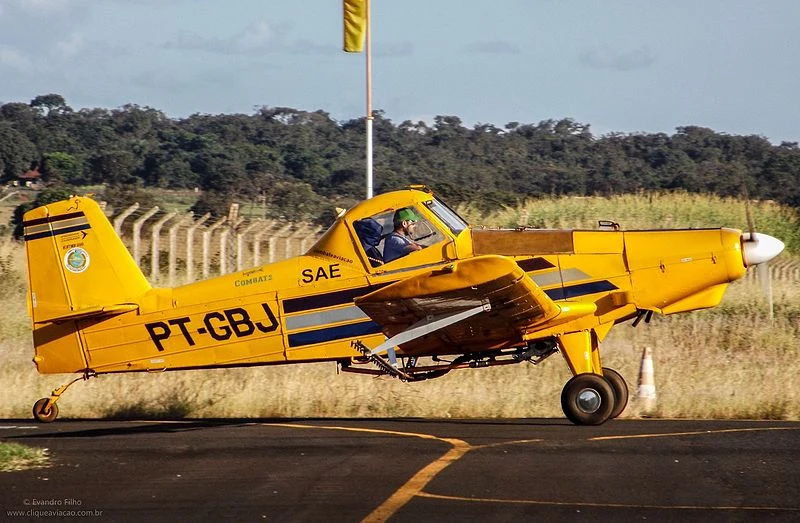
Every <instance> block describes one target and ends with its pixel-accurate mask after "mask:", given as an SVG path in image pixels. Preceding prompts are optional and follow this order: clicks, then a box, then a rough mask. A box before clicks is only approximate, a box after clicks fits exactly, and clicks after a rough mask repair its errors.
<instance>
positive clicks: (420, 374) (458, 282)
mask: <svg viewBox="0 0 800 523" xmlns="http://www.w3.org/2000/svg"><path fill="white" fill-rule="evenodd" d="M606 225H607V226H606V227H604V228H603V229H608V230H536V229H529V228H519V229H507V230H485V229H479V228H471V227H470V226H469V225H468V224H467V223H466V222H465V221H464V220H463V219H461V218H460V217H459V216H458V214H456V212H454V211H453V210H452V209H451V208H449V207H448V206H447V205H445V204H444V203H442V201H440V200H439V199H437V198H436V197H435V196H434V195H433V194H432V193H431V192H430V191H429V190H428V189H427V188H425V187H422V186H411V187H409V188H408V189H405V190H400V191H395V192H390V193H386V194H382V195H379V196H376V197H374V198H372V199H369V200H366V201H364V202H361V203H359V204H358V205H356V206H355V207H353V208H351V209H350V210H348V211H346V212H342V213H341V214H340V216H339V217H338V218H337V219H336V221H335V222H334V223H333V225H332V226H331V227H330V228H329V229H328V230H327V232H326V233H325V234H324V235H323V236H322V237H321V238H320V239H319V240H318V241H317V242H316V244H315V245H314V246H313V247H311V249H310V250H309V251H308V252H307V253H305V254H304V255H302V256H298V257H295V258H291V259H288V260H285V261H280V262H277V263H272V264H268V265H263V266H260V267H254V268H251V269H247V270H244V271H240V272H236V273H232V274H227V275H224V276H219V277H216V278H213V279H209V280H204V281H199V282H196V283H191V284H188V285H184V286H181V287H176V288H171V289H170V288H153V287H151V286H150V284H149V283H148V281H147V280H146V279H145V277H144V276H143V274H142V272H141V271H140V270H139V268H138V267H137V266H136V264H135V263H134V260H133V258H132V257H131V256H130V254H129V253H128V251H127V249H126V248H125V246H124V245H123V243H122V241H121V240H120V238H119V237H118V236H117V235H116V234H115V232H114V230H113V228H112V226H111V225H110V223H109V221H108V219H107V218H106V217H105V215H104V214H103V212H102V211H101V209H100V207H99V206H98V205H97V203H96V202H95V201H93V200H92V199H90V198H88V197H73V198H71V199H69V200H65V201H61V202H57V203H52V204H48V205H45V206H43V207H39V208H37V209H34V210H32V211H30V212H28V213H27V214H26V215H25V217H24V229H25V245H26V250H27V263H28V275H29V276H28V277H29V281H28V283H29V291H30V294H29V313H30V316H31V319H32V324H33V340H34V346H35V357H34V360H33V361H34V363H35V364H36V368H37V369H38V371H39V372H41V373H78V374H79V376H78V377H76V378H75V379H73V380H72V381H71V382H69V383H68V384H66V385H64V386H62V387H59V388H58V389H56V390H54V391H53V392H52V394H51V395H50V396H49V397H46V398H42V399H40V400H39V401H37V402H36V404H35V405H34V407H33V414H34V417H35V418H36V419H37V420H39V421H42V422H49V421H53V420H54V419H55V418H56V416H57V415H58V407H57V404H56V402H57V401H58V400H59V398H60V397H61V395H62V394H63V393H64V391H65V390H66V389H67V387H69V386H70V385H71V384H72V383H75V382H76V381H78V380H80V379H87V378H89V377H91V376H97V375H100V374H110V373H119V372H146V371H163V370H167V371H173V370H186V369H211V368H220V367H240V366H253V365H270V364H286V363H305V362H319V361H332V362H337V363H338V364H339V366H340V367H341V369H342V370H343V371H349V372H356V373H364V374H372V375H390V376H394V377H397V378H399V379H401V380H403V381H407V382H414V381H419V380H424V379H430V378H435V377H439V376H442V375H444V374H446V373H448V372H449V371H452V370H455V369H468V368H479V367H488V366H494V365H507V364H514V363H520V362H525V361H530V362H532V363H539V362H540V361H542V360H543V359H545V358H546V357H548V356H550V355H552V354H554V353H556V352H559V353H561V355H562V356H563V357H564V360H565V361H566V364H567V366H568V367H569V370H570V371H571V372H572V374H573V377H572V378H571V379H570V380H569V381H568V382H567V383H566V385H565V386H564V389H563V392H562V396H561V404H562V408H563V411H564V414H565V415H566V416H567V418H569V419H570V420H571V421H572V422H574V423H576V424H580V425H584V424H585V425H597V424H601V423H603V422H605V421H606V420H608V419H609V418H613V417H616V416H618V415H619V414H620V413H621V412H622V410H623V409H624V408H625V405H626V403H627V399H628V389H627V387H626V385H625V380H624V379H623V378H622V377H621V376H620V375H619V373H617V372H616V371H614V370H612V369H609V368H606V367H603V366H602V360H601V357H600V343H601V342H602V340H603V339H604V338H605V337H606V335H607V334H608V333H609V331H610V329H611V327H613V326H614V325H616V324H618V323H621V322H625V321H628V320H633V323H634V325H635V324H638V323H639V321H640V320H642V319H643V318H644V319H646V320H647V321H649V319H650V317H651V315H652V314H653V313H654V312H656V313H659V314H675V313H678V312H686V311H692V310H696V309H703V308H706V307H713V306H715V305H717V304H718V303H719V302H720V300H721V299H722V296H723V293H724V291H725V289H726V287H727V285H728V283H730V282H732V281H734V280H736V279H739V278H741V277H742V276H743V275H744V274H745V271H746V268H747V267H748V266H751V265H755V264H759V263H763V262H766V261H768V260H769V259H771V258H773V257H774V256H776V255H777V254H779V253H780V252H781V250H782V249H783V243H782V242H781V241H780V240H777V239H775V238H773V237H771V236H767V235H765V234H758V233H754V232H752V231H751V232H749V233H742V232H741V231H739V230H734V229H728V228H717V229H698V230H695V229H690V230H646V231H644V230H643V231H622V230H619V227H618V226H617V225H616V224H613V223H608V224H606ZM395 228H397V230H398V231H399V232H400V233H401V234H400V236H404V235H405V236H404V237H403V238H397V237H393V230H394V229H395ZM394 236H397V235H396V234H395V235H394ZM398 242H399V243H398ZM398 256H399V257H398Z"/></svg>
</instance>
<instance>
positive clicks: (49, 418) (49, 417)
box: [33, 398, 58, 423]
mask: <svg viewBox="0 0 800 523" xmlns="http://www.w3.org/2000/svg"><path fill="white" fill-rule="evenodd" d="M49 400H50V398H42V399H40V400H39V401H37V402H36V403H34V404H33V417H34V418H35V419H36V421H38V422H40V423H52V422H53V421H55V420H56V418H57V417H58V405H57V404H55V403H53V404H51V405H50V408H49V409H47V410H46V411H45V407H46V406H47V402H48V401H49Z"/></svg>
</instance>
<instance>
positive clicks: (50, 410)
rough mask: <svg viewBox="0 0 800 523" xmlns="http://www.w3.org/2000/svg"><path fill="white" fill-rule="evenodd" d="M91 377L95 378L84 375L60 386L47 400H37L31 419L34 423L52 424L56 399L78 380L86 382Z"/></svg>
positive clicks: (55, 416)
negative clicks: (32, 418)
mask: <svg viewBox="0 0 800 523" xmlns="http://www.w3.org/2000/svg"><path fill="white" fill-rule="evenodd" d="M91 376H95V374H90V373H88V372H87V373H85V374H84V375H83V376H79V377H77V378H75V379H74V380H72V381H70V382H69V383H67V384H66V385H62V386H60V387H59V388H57V389H56V390H54V391H53V392H51V393H50V397H49V398H42V399H40V400H38V401H37V402H36V403H34V404H33V417H34V419H36V421H38V422H40V423H52V422H53V421H55V420H56V418H57V417H58V405H56V402H57V401H58V398H60V397H61V395H62V394H64V392H66V390H67V389H68V388H69V387H70V385H72V384H73V383H75V382H76V381H78V380H88V379H89V378H90V377H91Z"/></svg>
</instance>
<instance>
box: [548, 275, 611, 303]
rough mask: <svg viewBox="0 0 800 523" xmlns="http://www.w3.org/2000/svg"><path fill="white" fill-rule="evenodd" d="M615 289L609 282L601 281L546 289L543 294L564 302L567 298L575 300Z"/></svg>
mask: <svg viewBox="0 0 800 523" xmlns="http://www.w3.org/2000/svg"><path fill="white" fill-rule="evenodd" d="M617 288H618V287H617V286H616V285H614V284H613V283H611V282H610V281H608V280H602V281H593V282H590V283H579V284H577V285H568V286H566V287H558V288H555V289H548V290H546V291H544V292H545V294H547V295H548V296H549V297H550V299H551V300H565V299H567V298H577V297H578V296H585V295H587V294H595V293H597V292H607V291H613V290H615V289H617Z"/></svg>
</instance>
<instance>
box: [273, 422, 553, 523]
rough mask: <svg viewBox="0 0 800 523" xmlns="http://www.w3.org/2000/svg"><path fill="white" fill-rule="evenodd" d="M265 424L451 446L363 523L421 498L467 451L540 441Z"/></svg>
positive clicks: (291, 424)
mask: <svg viewBox="0 0 800 523" xmlns="http://www.w3.org/2000/svg"><path fill="white" fill-rule="evenodd" d="M265 425H270V426H273V427H287V428H293V429H323V430H344V431H350V432H366V433H372V434H389V435H393V436H405V437H414V438H422V439H432V440H436V441H443V442H445V443H449V444H450V445H452V446H453V448H451V449H450V450H448V451H447V452H446V453H445V454H444V455H443V456H442V457H440V458H439V459H437V460H435V461H433V462H431V463H429V464H428V465H426V466H425V467H423V468H422V469H420V470H419V471H418V472H417V473H416V474H414V475H413V476H412V477H411V479H409V480H408V481H406V482H405V484H404V485H403V486H401V487H400V488H399V489H397V490H396V491H395V492H394V494H392V495H391V496H389V499H387V500H386V501H384V502H383V503H382V504H381V505H380V506H379V507H378V508H376V509H375V510H373V511H372V512H371V513H370V514H369V515H368V516H367V517H366V518H364V520H363V521H365V522H372V521H386V520H387V519H389V518H390V517H391V516H392V515H393V514H395V513H396V512H397V511H398V510H400V509H401V508H403V507H404V506H405V505H406V503H408V502H409V501H411V499H413V498H414V496H419V495H422V489H423V488H425V485H427V484H428V483H430V482H431V480H433V478H435V477H436V475H437V474H439V473H440V472H441V471H443V470H444V469H445V468H447V467H449V466H450V465H452V464H453V463H455V462H456V461H458V460H459V459H461V458H462V457H463V456H464V454H466V453H467V452H469V451H471V450H477V449H482V448H490V447H499V446H502V445H518V444H523V443H535V442H539V441H542V440H541V439H526V440H516V441H507V442H502V443H492V444H489V445H470V444H469V443H467V442H466V441H464V440H461V439H456V438H440V437H439V436H434V435H433V434H424V433H418V432H400V431H395V430H382V429H367V428H356V427H336V426H323V425H299V424H295V423H265Z"/></svg>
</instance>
